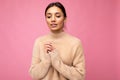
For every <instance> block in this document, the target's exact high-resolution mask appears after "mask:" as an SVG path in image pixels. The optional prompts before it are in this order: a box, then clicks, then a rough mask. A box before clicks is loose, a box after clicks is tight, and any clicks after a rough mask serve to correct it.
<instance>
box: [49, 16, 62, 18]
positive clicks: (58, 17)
mask: <svg viewBox="0 0 120 80" xmlns="http://www.w3.org/2000/svg"><path fill="white" fill-rule="evenodd" d="M56 17H57V18H60V17H61V16H56ZM47 18H51V16H47Z"/></svg>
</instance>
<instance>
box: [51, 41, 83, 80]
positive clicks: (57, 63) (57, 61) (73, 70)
mask: <svg viewBox="0 0 120 80" xmlns="http://www.w3.org/2000/svg"><path fill="white" fill-rule="evenodd" d="M73 52H74V59H73V65H72V66H69V65H66V64H64V63H63V61H62V60H61V58H60V57H59V55H58V54H57V52H53V53H52V54H51V58H52V65H53V67H54V68H55V69H56V70H57V71H58V72H59V73H60V74H62V75H63V76H64V77H66V78H67V79H69V80H84V77H85V60H84V54H83V48H82V45H81V43H77V44H76V45H75V46H74V48H73Z"/></svg>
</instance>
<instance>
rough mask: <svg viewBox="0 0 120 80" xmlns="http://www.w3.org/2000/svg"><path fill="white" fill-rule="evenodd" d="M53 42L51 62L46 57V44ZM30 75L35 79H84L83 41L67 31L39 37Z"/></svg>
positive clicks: (34, 50)
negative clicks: (53, 49)
mask: <svg viewBox="0 0 120 80" xmlns="http://www.w3.org/2000/svg"><path fill="white" fill-rule="evenodd" d="M48 42H52V43H53V44H54V47H55V48H56V50H55V51H54V52H51V53H50V54H47V55H50V58H51V63H49V62H46V60H47V59H48V58H47V57H44V55H45V53H44V48H43V46H44V44H45V43H48ZM29 72H30V75H31V76H32V78H33V80H84V77H85V60H84V54H83V48H82V45H81V41H80V40H79V39H77V38H75V37H73V36H71V35H69V34H67V33H65V32H61V33H59V34H53V33H50V34H49V35H45V36H42V37H39V38H37V39H36V41H35V45H34V48H33V56H32V64H31V67H30V70H29Z"/></svg>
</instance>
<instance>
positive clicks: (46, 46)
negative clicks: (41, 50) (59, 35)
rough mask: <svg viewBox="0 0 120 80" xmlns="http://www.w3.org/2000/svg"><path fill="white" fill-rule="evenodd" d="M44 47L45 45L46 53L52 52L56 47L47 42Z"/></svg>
mask: <svg viewBox="0 0 120 80" xmlns="http://www.w3.org/2000/svg"><path fill="white" fill-rule="evenodd" d="M44 47H45V52H46V53H49V52H52V51H53V50H54V47H53V45H52V43H46V44H45V45H44Z"/></svg>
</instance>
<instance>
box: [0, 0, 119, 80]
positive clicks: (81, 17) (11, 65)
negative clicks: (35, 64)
mask: <svg viewBox="0 0 120 80" xmlns="http://www.w3.org/2000/svg"><path fill="white" fill-rule="evenodd" d="M52 1H55V0H0V80H31V77H30V75H29V73H28V70H29V67H30V64H31V57H32V48H33V44H34V40H35V39H36V38H37V37H38V36H41V35H44V34H46V33H47V32H48V31H49V30H48V27H47V25H46V22H45V17H44V10H45V8H46V6H47V5H48V3H50V2H52ZM59 1H60V2H61V3H63V4H64V6H65V8H66V10H67V15H68V18H67V23H66V29H65V30H66V31H67V32H69V33H70V34H72V35H74V36H76V37H78V38H80V39H81V40H82V42H83V47H84V52H85V59H86V80H120V77H119V76H120V49H118V48H120V0H59Z"/></svg>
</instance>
